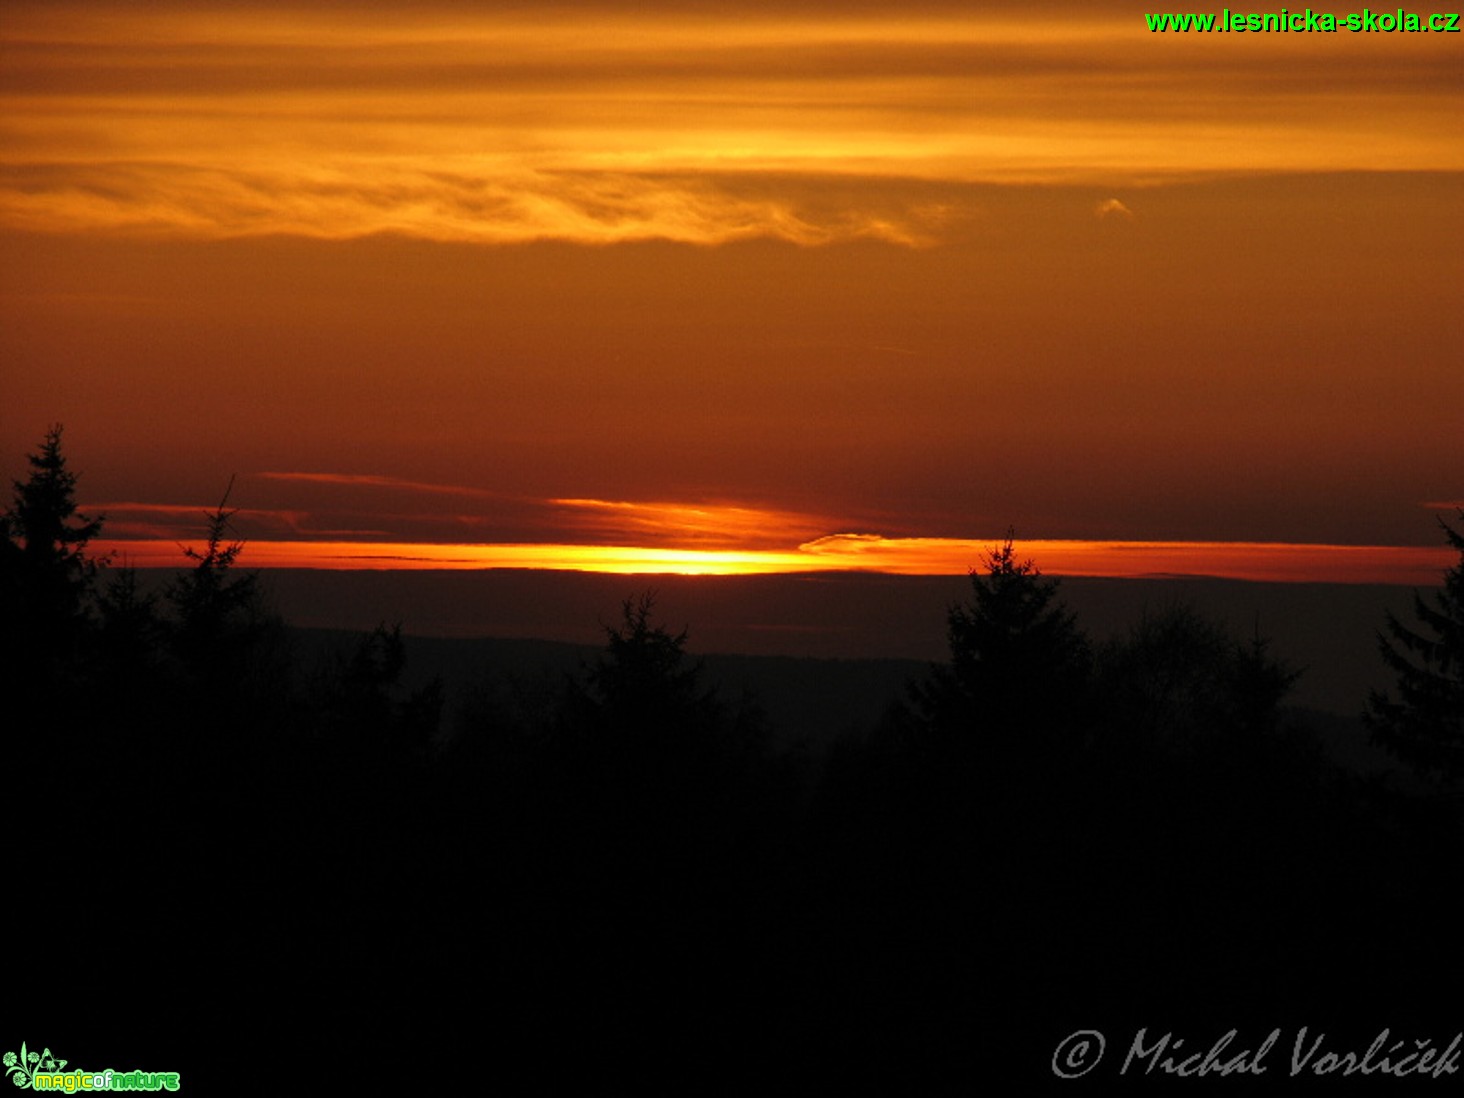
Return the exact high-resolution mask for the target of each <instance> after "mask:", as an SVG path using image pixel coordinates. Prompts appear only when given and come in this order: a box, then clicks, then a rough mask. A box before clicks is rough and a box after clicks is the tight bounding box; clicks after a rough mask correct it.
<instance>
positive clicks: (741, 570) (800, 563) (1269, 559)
mask: <svg viewBox="0 0 1464 1098" xmlns="http://www.w3.org/2000/svg"><path fill="white" fill-rule="evenodd" d="M190 540H191V541H193V542H194V543H195V544H196V542H197V539H186V540H182V541H180V540H175V539H161V538H152V539H137V540H124V539H96V540H95V541H94V542H93V543H92V545H93V547H94V548H96V549H97V550H98V551H99V554H103V555H108V556H110V557H111V558H112V559H113V562H114V563H115V564H117V565H118V566H120V567H132V568H139V569H152V568H187V567H189V566H190V565H189V563H188V559H187V558H186V557H185V555H184V552H183V550H184V547H185V546H187V545H188V544H189V542H190ZM236 540H238V541H240V542H242V544H243V545H244V547H245V548H244V552H243V554H242V557H243V561H242V563H241V564H240V565H239V566H240V567H242V568H245V569H246V570H251V571H252V570H256V569H260V570H265V569H282V568H300V569H316V570H322V571H487V570H494V569H524V570H531V571H568V572H597V573H605V574H614V575H668V574H671V575H722V576H735V575H791V574H798V573H818V572H872V573H883V574H890V575H908V576H916V575H920V576H944V575H950V576H963V575H967V574H969V573H971V572H973V571H976V572H980V571H981V570H982V568H983V566H984V562H985V561H986V559H987V556H988V554H990V553H991V551H992V550H993V549H995V548H996V547H997V546H999V545H1000V544H1001V543H1002V542H1004V541H1005V540H1006V539H1005V538H1000V539H991V540H978V539H965V538H961V539H958V538H886V537H882V536H880V535H874V534H835V535H831V536H829V537H823V538H818V539H815V540H814V541H810V542H805V543H804V544H802V545H799V546H797V547H796V548H794V549H787V550H770V549H685V548H676V547H647V546H634V545H583V544H581V545H575V544H559V543H437V542H397V541H392V542H366V541H270V540H259V541H253V540H249V539H236ZM1013 545H1014V547H1015V549H1016V552H1017V555H1018V556H1019V557H1020V558H1021V559H1022V560H1024V561H1030V562H1031V563H1032V564H1033V565H1034V566H1035V567H1036V568H1037V569H1038V570H1039V571H1040V572H1042V573H1043V574H1044V575H1051V576H1064V575H1067V576H1092V577H1099V578H1104V577H1106V578H1119V579H1122V578H1127V579H1156V578H1165V577H1177V576H1204V577H1210V578H1215V579H1236V580H1248V581H1253V582H1271V583H1384V584H1397V585H1402V586H1409V585H1413V586H1419V585H1422V586H1437V585H1438V584H1439V583H1440V582H1441V578H1442V574H1443V572H1444V571H1445V570H1446V569H1448V568H1449V567H1450V566H1451V565H1452V564H1453V563H1454V559H1453V558H1454V553H1453V551H1452V550H1451V549H1449V548H1448V547H1447V546H1400V545H1330V544H1317V543H1302V542H1244V541H1241V542H1217V541H1116V540H1115V541H1105V540H1090V539H1052V538H1047V539H1041V538H1039V539H1031V540H1025V541H1024V540H1015V539H1014V540H1013Z"/></svg>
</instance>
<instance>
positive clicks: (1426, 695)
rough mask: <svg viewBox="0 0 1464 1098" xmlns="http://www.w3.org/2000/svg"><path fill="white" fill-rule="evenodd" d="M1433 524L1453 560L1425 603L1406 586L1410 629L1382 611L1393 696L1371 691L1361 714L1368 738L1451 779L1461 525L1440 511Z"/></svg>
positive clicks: (1463, 757)
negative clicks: (1411, 621) (1413, 624)
mask: <svg viewBox="0 0 1464 1098" xmlns="http://www.w3.org/2000/svg"><path fill="white" fill-rule="evenodd" d="M1459 517H1460V518H1461V519H1464V508H1461V509H1460V511H1459ZM1439 525H1440V526H1441V527H1442V528H1443V531H1444V538H1445V540H1447V541H1448V543H1449V545H1451V546H1452V547H1453V548H1455V549H1457V550H1458V551H1459V563H1458V564H1456V565H1454V567H1452V568H1450V569H1448V570H1447V571H1446V572H1445V573H1444V584H1443V589H1442V590H1441V591H1439V592H1437V593H1436V594H1435V595H1434V598H1433V600H1432V601H1431V602H1430V601H1429V600H1426V599H1425V598H1424V597H1423V596H1422V595H1420V594H1418V593H1417V592H1415V593H1414V595H1413V614H1414V617H1416V618H1417V619H1418V623H1419V624H1418V627H1417V628H1409V627H1408V626H1407V625H1404V624H1403V623H1402V622H1401V621H1399V620H1398V618H1397V617H1396V616H1395V615H1393V614H1391V613H1389V614H1388V615H1387V626H1386V629H1387V631H1386V633H1383V632H1379V633H1378V649H1379V651H1380V652H1381V653H1382V656H1383V659H1384V661H1385V662H1386V663H1387V665H1388V667H1389V668H1390V669H1391V670H1392V671H1393V673H1394V675H1395V676H1396V677H1397V690H1398V697H1397V700H1396V701H1395V700H1394V699H1393V696H1392V694H1391V693H1389V692H1383V691H1373V692H1372V694H1371V696H1370V697H1369V699H1368V705H1367V711H1366V713H1365V717H1366V719H1367V723H1368V727H1369V730H1370V731H1371V733H1372V737H1373V740H1374V742H1376V743H1378V744H1380V745H1381V746H1382V747H1384V748H1386V749H1387V750H1388V751H1389V752H1391V753H1392V754H1393V756H1394V757H1395V758H1397V759H1398V760H1400V761H1401V762H1404V763H1407V764H1408V765H1409V766H1411V767H1412V768H1413V769H1415V770H1417V771H1419V772H1422V773H1426V774H1437V775H1439V776H1441V777H1443V778H1444V779H1446V780H1448V781H1457V780H1458V779H1459V778H1461V777H1464V532H1461V531H1459V530H1455V529H1454V528H1453V527H1451V526H1450V525H1449V524H1448V523H1447V522H1445V521H1444V520H1443V519H1442V518H1441V519H1439Z"/></svg>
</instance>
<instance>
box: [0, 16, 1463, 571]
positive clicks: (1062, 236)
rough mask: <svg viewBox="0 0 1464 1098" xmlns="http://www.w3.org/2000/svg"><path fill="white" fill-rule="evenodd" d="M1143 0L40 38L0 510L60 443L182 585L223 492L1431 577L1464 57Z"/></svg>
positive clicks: (388, 535)
mask: <svg viewBox="0 0 1464 1098" xmlns="http://www.w3.org/2000/svg"><path fill="white" fill-rule="evenodd" d="M1153 2H1156V3H1157V0H1153ZM1279 7H1280V6H1279V5H1278V6H1277V8H1276V9H1275V10H1279ZM1146 10H1149V9H1147V8H1145V7H1143V6H1142V5H1138V4H1132V3H1122V4H1112V3H1104V4H1094V3H1085V4H1067V3H1030V2H1026V3H997V4H981V5H976V4H971V3H962V4H903V5H875V4H866V3H856V4H827V3H812V2H795V3H781V4H778V5H776V6H774V5H754V4H750V3H748V4H737V3H730V2H728V3H677V4H672V3H656V2H654V0H652V2H640V3H636V4H634V5H629V4H627V5H624V6H617V5H614V4H604V3H597V4H582V5H575V4H543V5H522V6H520V5H496V4H467V3H461V4H451V3H446V4H433V3H425V4H418V3H413V4H401V3H391V4H386V3H381V4H370V5H368V4H361V3H311V4H269V3H253V2H233V3H218V4H211V5H198V4H182V3H174V2H169V0H161V2H150V3H147V4H134V3H125V4H124V3H93V2H80V0H76V2H73V0H45V2H36V0H5V3H4V5H3V8H0V473H3V474H4V476H5V478H6V480H7V481H8V480H10V479H14V478H16V477H21V476H23V475H24V455H25V454H26V453H27V452H28V451H31V450H33V449H34V448H35V446H36V444H37V443H38V442H39V441H40V439H41V437H42V435H43V434H44V432H45V430H46V428H47V427H48V426H49V425H51V424H52V423H57V422H59V423H62V424H64V425H65V446H66V450H67V453H68V454H69V456H70V460H71V463H72V466H73V468H74V469H76V470H78V471H79V472H80V473H81V475H82V481H81V487H80V496H81V499H82V502H83V503H84V504H85V505H86V506H87V507H88V508H89V509H90V510H92V511H93V512H103V513H105V514H106V516H107V528H106V532H107V535H108V536H109V538H110V539H113V540H114V541H115V540H117V539H123V540H127V541H130V542H132V544H131V546H130V553H131V555H132V557H133V559H136V560H139V561H141V562H143V563H162V562H163V561H161V560H155V559H154V558H153V557H152V556H149V554H150V553H156V552H158V551H162V550H166V551H167V552H168V553H171V554H172V557H173V559H172V560H169V561H166V563H177V559H176V558H177V545H176V543H177V542H178V541H179V540H184V539H188V538H196V536H197V533H198V531H199V529H200V511H201V510H202V509H204V508H207V507H210V506H212V505H214V504H216V503H218V501H219V498H220V497H221V495H222V493H223V491H224V488H225V487H226V486H227V485H228V483H229V480H230V477H231V476H235V477H236V480H235V482H234V487H233V494H232V496H231V498H230V504H231V505H232V506H236V507H238V508H240V513H239V514H238V516H237V517H236V526H237V528H238V531H239V533H240V535H241V536H244V537H246V538H248V539H249V540H250V541H251V543H252V547H253V548H251V553H254V554H255V555H254V556H253V563H255V564H260V565H262V564H269V563H292V564H301V563H324V564H329V563H335V564H340V563H341V562H343V561H345V562H350V561H352V560H354V561H355V562H356V563H357V564H358V565H360V564H361V563H362V561H366V562H367V566H380V565H381V564H393V563H394V564H396V565H403V564H409V563H412V562H414V561H415V562H416V563H418V564H421V563H434V562H435V563H439V564H441V563H444V562H451V563H457V564H459V565H461V564H462V563H464V562H466V563H468V564H471V565H475V566H481V565H482V564H485V563H489V564H505V563H506V564H512V565H515V566H535V565H536V564H546V563H548V564H556V563H557V564H559V565H561V566H569V567H598V566H604V567H613V566H624V567H629V568H631V569H632V570H642V569H644V570H650V571H655V570H657V569H658V568H678V567H679V568H682V569H683V570H687V569H692V568H694V567H695V565H696V562H698V561H701V562H702V563H703V564H705V565H706V566H707V568H708V569H711V570H715V569H714V568H712V565H713V564H715V563H716V562H718V561H721V562H722V563H723V564H725V565H726V570H739V569H743V568H745V569H751V570H759V562H761V564H762V565H764V566H766V567H765V568H764V569H763V570H769V569H774V570H775V569H780V568H784V567H787V568H798V567H804V566H806V567H809V568H822V567H875V568H888V569H891V570H896V571H899V570H911V571H920V570H927V571H929V570H939V571H951V572H960V571H963V570H964V569H965V567H967V566H968V565H970V564H975V563H978V559H977V558H978V556H979V550H980V546H982V545H986V544H989V543H990V542H991V541H992V540H993V539H995V538H998V537H1001V536H1003V535H1004V534H1005V532H1006V531H1007V529H1008V528H1009V527H1011V528H1015V530H1016V533H1017V537H1018V540H1019V541H1024V542H1030V543H1031V544H1032V545H1035V546H1040V547H1041V548H1042V552H1041V553H1036V552H1034V555H1036V556H1038V559H1039V563H1041V564H1043V565H1044V566H1045V567H1046V568H1047V569H1048V570H1051V571H1062V570H1065V569H1066V570H1071V571H1085V570H1086V571H1089V572H1092V573H1095V574H1130V573H1134V574H1137V573H1145V572H1152V571H1197V572H1219V573H1223V574H1229V575H1240V576H1246V577H1249V578H1267V577H1268V576H1270V577H1272V578H1303V579H1304V578H1357V579H1363V578H1371V579H1382V580H1388V579H1396V580H1397V581H1398V582H1423V581H1426V580H1427V579H1428V577H1429V575H1430V574H1433V575H1436V574H1437V570H1438V569H1439V568H1441V567H1443V566H1445V565H1447V564H1448V563H1449V556H1448V554H1447V552H1445V551H1444V550H1443V549H1442V548H1441V547H1440V544H1441V539H1440V538H1439V536H1438V529H1437V526H1436V524H1435V522H1434V517H1435V516H1440V515H1441V516H1443V517H1452V516H1453V515H1455V514H1456V512H1455V510H1454V508H1457V507H1459V506H1461V505H1464V35H1459V34H1453V35H1449V34H1414V35H1407V34H1397V33H1394V34H1384V33H1376V34H1347V33H1338V34H1333V35H1326V34H1301V33H1290V34H1255V33H1250V34H1211V35H1198V34H1189V35H1186V34H1173V33H1170V34H1154V33H1150V31H1149V30H1148V29H1147V27H1146V26H1145V23H1144V20H1143V13H1144V12H1145V11H1146ZM1160 10H1164V9H1160ZM1197 10H1207V9H1204V8H1200V9H1197ZM1215 10H1217V11H1218V10H1219V9H1218V8H1216V9H1215ZM1247 10H1250V9H1247ZM1254 10H1257V11H1266V10H1271V9H1267V8H1264V7H1256V8H1255V9H1254ZM1316 10H1322V9H1321V8H1318V9H1316ZM1326 10H1332V11H1344V12H1345V11H1350V10H1353V9H1351V8H1344V7H1328V8H1327V9H1326ZM1359 10H1360V6H1359ZM1416 10H1419V11H1423V12H1432V11H1435V10H1444V8H1438V7H1434V6H1426V7H1421V8H1417V9H1416ZM1068 542H1076V543H1079V544H1076V545H1067V546H1066V547H1064V545H1063V544H1062V543H1068ZM1091 542H1101V543H1111V542H1122V543H1127V545H1128V548H1127V549H1126V550H1124V549H1113V548H1112V547H1109V548H1103V547H1101V546H1093V545H1089V544H1087V543H1091ZM1156 542H1158V543H1165V545H1164V546H1162V547H1157V548H1156V547H1155V546H1153V545H1152V544H1151V543H1156ZM1175 542H1180V543H1203V544H1199V545H1180V546H1175V545H1171V544H1168V543H1175ZM290 543H295V544H294V545H293V547H292V545H291V544H290ZM363 543H364V544H363ZM432 545H438V546H442V547H444V548H440V549H431V548H429V547H430V546H432ZM474 546H475V547H477V548H466V547H474ZM565 546H579V547H584V546H600V547H615V549H616V552H621V553H629V554H631V555H630V556H622V557H620V558H616V557H615V555H614V554H613V553H609V554H605V553H602V554H600V555H599V556H598V557H597V556H596V555H595V554H593V553H592V554H588V555H580V556H577V555H575V553H572V552H569V551H568V550H566V549H564V548H563V547H565ZM1145 546H1147V548H1145ZM1287 546H1299V547H1298V548H1286V547H1287ZM483 547H491V548H483ZM505 547H514V548H505ZM546 547H560V548H557V549H549V548H546ZM800 547H801V548H800ZM1388 547H1392V548H1388ZM539 550H543V554H541V555H536V554H538V553H539ZM576 552H578V553H581V554H583V548H581V549H580V550H577V551H576ZM1065 553H1066V554H1067V556H1064V554H1065ZM271 554H273V555H271ZM357 554H359V556H357ZM556 554H557V555H556ZM635 554H640V555H638V556H637V555H635ZM658 554H662V555H659V556H658ZM697 554H713V555H708V556H697ZM715 554H723V555H728V556H725V557H718V556H715ZM1085 554H1086V555H1085ZM1125 554H1127V555H1125ZM617 560H618V562H619V564H618V565H617V564H616V561H617ZM627 561H629V562H630V563H629V564H627V563H626V562H627ZM1065 561H1066V562H1068V563H1066V564H1064V562H1065ZM688 562H690V563H688ZM1054 562H1056V563H1055V564H1054ZM1085 562H1086V563H1085ZM1131 562H1132V563H1131Z"/></svg>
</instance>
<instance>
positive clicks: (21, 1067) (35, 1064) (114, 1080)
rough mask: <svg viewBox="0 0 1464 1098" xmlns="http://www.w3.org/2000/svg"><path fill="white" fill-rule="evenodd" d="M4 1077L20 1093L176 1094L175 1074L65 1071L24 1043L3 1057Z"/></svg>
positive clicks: (59, 1063)
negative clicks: (141, 1092)
mask: <svg viewBox="0 0 1464 1098" xmlns="http://www.w3.org/2000/svg"><path fill="white" fill-rule="evenodd" d="M4 1062H5V1074H6V1075H8V1076H10V1081H11V1082H12V1083H14V1084H15V1085H16V1086H18V1087H19V1088H20V1089H21V1090H55V1091H61V1092H62V1093H64V1094H75V1093H76V1092H77V1091H79V1090H80V1091H91V1090H177V1089H178V1080H179V1078H180V1076H179V1074H178V1073H177V1072H176V1071H113V1070H112V1069H111V1068H107V1069H106V1070H105V1071H79V1070H77V1069H75V1068H73V1069H72V1070H70V1071H67V1070H66V1061H65V1060H58V1059H56V1057H54V1056H52V1055H51V1050H50V1049H43V1050H42V1051H40V1052H31V1051H30V1050H29V1049H28V1048H26V1045H25V1042H24V1041H22V1042H21V1043H20V1051H19V1052H7V1053H6V1054H5V1056H4Z"/></svg>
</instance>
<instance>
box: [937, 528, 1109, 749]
mask: <svg viewBox="0 0 1464 1098" xmlns="http://www.w3.org/2000/svg"><path fill="white" fill-rule="evenodd" d="M1057 591H1058V581H1056V580H1048V579H1044V578H1043V576H1042V573H1041V571H1039V570H1038V568H1037V567H1036V565H1035V564H1033V562H1032V561H1030V560H1027V561H1021V560H1019V559H1018V558H1017V556H1016V552H1015V550H1014V548H1013V544H1012V539H1011V537H1010V536H1008V538H1007V540H1006V542H1005V544H1003V545H1002V546H1000V547H999V548H996V549H993V550H992V551H991V553H989V554H988V556H987V559H986V570H985V572H978V571H976V570H974V569H973V570H972V572H971V592H972V596H973V597H972V601H971V602H970V603H969V604H967V605H956V606H953V607H951V608H950V611H949V613H948V615H947V626H948V638H949V644H950V653H951V657H950V662H949V663H948V664H946V665H942V666H937V667H935V668H933V669H932V676H931V679H930V681H929V682H928V683H927V684H925V685H923V686H922V687H919V688H917V690H916V696H915V701H916V704H917V706H918V707H919V709H920V710H921V712H922V714H923V715H924V717H925V718H926V720H927V721H928V722H929V723H930V724H931V725H932V726H933V727H934V728H935V729H937V730H938V731H942V732H947V733H955V734H958V735H959V734H965V733H976V734H977V735H980V736H981V737H982V738H983V739H986V740H987V741H988V742H989V743H991V744H992V745H995V744H996V743H999V742H1002V741H1008V742H1010V743H1015V742H1016V741H1017V740H1018V739H1023V738H1025V739H1028V740H1030V739H1031V737H1032V736H1033V735H1045V734H1047V733H1049V732H1055V731H1056V730H1057V729H1058V728H1059V727H1060V726H1063V725H1065V724H1067V723H1068V722H1069V721H1070V719H1071V718H1072V717H1073V716H1074V714H1075V713H1076V711H1077V708H1078V705H1079V703H1080V698H1081V693H1082V689H1083V685H1084V681H1085V678H1086V674H1087V668H1088V662H1089V655H1090V653H1089V645H1088V641H1087V638H1086V637H1085V636H1084V634H1083V632H1082V631H1081V630H1080V629H1079V627H1078V624H1077V619H1076V617H1075V616H1074V615H1073V614H1072V613H1071V612H1070V611H1069V610H1067V609H1066V607H1065V606H1064V605H1063V604H1062V602H1061V601H1060V600H1059V599H1058V597H1057Z"/></svg>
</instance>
